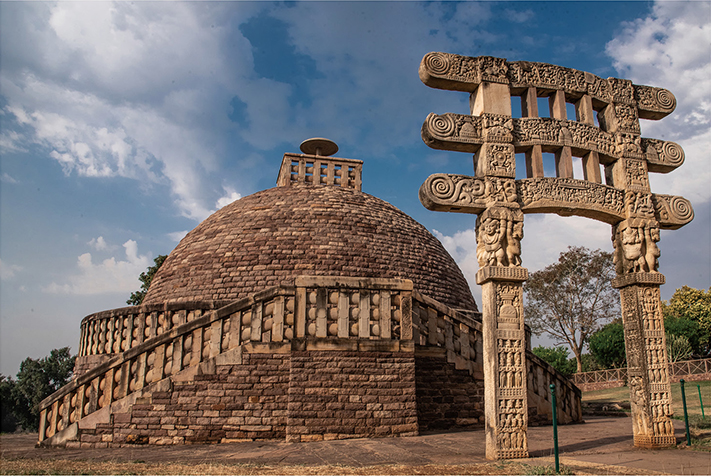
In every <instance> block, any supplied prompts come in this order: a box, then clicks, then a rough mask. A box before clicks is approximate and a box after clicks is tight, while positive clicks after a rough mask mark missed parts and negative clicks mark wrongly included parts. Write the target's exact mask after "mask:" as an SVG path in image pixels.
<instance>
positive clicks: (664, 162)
mask: <svg viewBox="0 0 711 476" xmlns="http://www.w3.org/2000/svg"><path fill="white" fill-rule="evenodd" d="M642 150H644V153H645V156H646V158H647V163H648V165H647V168H648V169H649V171H650V172H661V173H667V172H671V171H672V170H674V169H675V168H677V167H679V166H680V165H681V164H683V163H684V149H682V148H681V146H680V145H679V144H676V143H674V142H669V141H663V140H657V139H645V138H642Z"/></svg>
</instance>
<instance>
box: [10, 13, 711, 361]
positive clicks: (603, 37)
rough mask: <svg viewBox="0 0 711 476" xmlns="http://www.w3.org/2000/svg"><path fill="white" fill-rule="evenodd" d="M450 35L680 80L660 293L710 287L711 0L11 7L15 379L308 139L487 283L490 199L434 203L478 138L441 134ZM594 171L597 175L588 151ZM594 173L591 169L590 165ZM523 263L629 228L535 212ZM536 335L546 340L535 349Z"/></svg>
mask: <svg viewBox="0 0 711 476" xmlns="http://www.w3.org/2000/svg"><path fill="white" fill-rule="evenodd" d="M430 51H444V52H449V53H456V54H461V55H466V56H479V55H488V56H497V57H502V58H507V59H508V60H509V61H518V60H526V61H539V62H546V63H553V64H557V65H560V66H565V67H570V68H575V69H579V70H583V71H588V72H591V73H593V74H596V75H598V76H600V77H603V78H606V77H610V76H613V77H619V78H626V79H630V80H632V81H633V82H635V83H636V84H645V85H650V86H656V87H663V88H667V89H669V90H670V91H672V93H673V94H674V95H675V96H676V99H677V108H676V111H675V112H674V113H673V114H672V115H670V116H668V117H667V118H665V119H663V120H660V121H645V120H642V136H643V137H649V138H657V139H664V140H671V141H674V142H677V143H678V144H680V145H681V146H682V147H683V148H684V150H685V153H686V162H685V164H684V165H683V166H681V167H680V168H679V169H677V170H675V171H673V172H671V173H669V174H666V175H662V174H650V176H651V185H652V191H653V192H656V193H665V194H676V195H682V196H684V197H686V198H687V199H689V200H691V202H692V204H693V206H694V209H695V213H696V217H695V219H694V221H693V222H692V223H690V224H689V225H687V226H685V227H683V228H681V229H679V230H676V231H664V232H662V239H661V242H660V243H659V246H660V249H661V251H662V256H661V259H660V271H661V272H662V273H663V274H664V275H665V276H666V280H667V284H665V285H664V286H662V298H664V299H669V298H670V297H671V295H672V294H673V293H674V290H675V289H677V288H679V287H681V286H683V285H689V286H692V287H696V288H708V287H709V285H710V284H711V164H709V161H708V159H709V157H708V150H709V149H710V148H711V127H710V121H711V2H708V1H705V2H701V1H697V2H682V1H675V2H644V1H634V2H564V1H557V2H443V3H442V2H426V3H422V2H409V1H402V2H326V1H323V2H285V3H271V2H230V1H223V2H141V1H136V2H130V3H129V2H67V1H62V2H5V1H2V2H0V154H1V155H0V180H1V181H0V278H1V279H0V373H2V374H4V375H15V374H16V373H17V371H18V370H19V365H20V362H21V361H22V360H23V359H24V358H26V357H32V358H40V357H43V356H45V355H48V354H49V352H50V350H51V349H54V348H60V347H64V346H70V347H71V348H72V352H76V351H77V347H78V342H79V324H80V321H81V319H82V318H83V317H84V316H86V315H88V314H90V313H93V312H98V311H101V310H105V309H113V308H117V307H122V306H125V305H126V299H128V297H129V295H130V293H131V292H132V291H135V290H137V289H138V288H139V287H140V283H139V281H138V275H139V274H140V273H141V272H142V271H144V270H145V269H146V268H147V267H148V266H149V265H151V264H152V262H153V258H155V257H156V256H157V255H159V254H167V253H169V252H170V251H171V250H172V249H173V248H174V247H175V246H176V245H177V243H178V241H179V240H180V239H181V238H182V237H183V236H184V235H185V233H187V231H189V230H191V229H192V228H194V227H195V226H197V224H198V223H200V221H202V220H204V219H205V218H206V217H207V216H209V215H210V214H211V213H213V212H214V211H215V210H217V209H218V208H220V207H222V206H224V205H226V204H228V203H230V202H232V201H234V200H236V199H239V198H240V197H244V196H246V195H249V194H252V193H254V192H257V191H259V190H263V189H266V188H270V187H273V186H274V185H275V180H276V176H277V172H278V168H279V165H280V163H281V159H282V156H283V154H284V153H285V152H299V144H300V143H301V142H302V141H303V140H305V139H307V138H309V137H327V138H330V139H332V140H334V141H335V142H336V143H338V145H339V148H340V151H339V152H338V154H336V155H337V156H338V157H347V158H355V159H360V160H363V161H364V168H363V181H364V184H363V191H365V192H367V193H371V194H373V195H375V196H377V197H379V198H381V199H384V200H386V201H388V202H390V203H392V204H393V205H395V206H396V207H398V208H400V209H401V210H403V211H404V212H406V213H408V214H409V215H411V216H412V217H413V218H415V219H416V220H418V221H419V222H420V223H422V224H423V225H424V226H426V227H427V228H428V229H429V230H430V231H432V233H433V234H434V235H435V236H437V237H438V238H439V239H440V240H441V241H442V242H443V244H444V245H445V246H446V248H447V249H448V250H449V251H450V253H451V254H452V255H453V256H454V258H455V259H456V260H457V262H458V263H459V265H460V266H461V268H462V270H463V271H464V274H465V276H466V277H467V278H468V280H469V282H470V284H471V286H472V290H473V294H474V296H475V298H476V300H477V302H480V296H481V292H480V290H479V289H478V287H477V286H476V284H475V283H474V275H475V273H476V271H477V269H478V265H477V263H476V257H475V248H476V243H475V240H474V230H473V228H474V223H475V218H476V217H475V216H474V215H462V214H450V213H438V212H431V211H428V210H426V209H425V208H424V207H423V206H422V205H421V204H420V202H419V199H418V189H419V187H420V185H421V184H422V183H423V182H424V180H425V179H426V178H427V177H428V176H429V175H430V174H433V173H463V174H470V175H473V168H472V157H471V154H466V153H460V152H446V151H435V150H432V149H429V148H428V147H427V146H426V145H425V144H424V143H423V142H422V139H421V137H420V129H421V126H422V123H423V122H424V120H425V118H426V117H427V114H428V113H430V112H436V113H444V112H453V113H460V114H468V113H469V107H468V103H469V98H468V95H467V94H466V93H461V92H453V91H440V90H435V89H431V88H428V87H426V86H425V85H423V84H422V83H421V82H420V80H419V77H418V74H417V69H418V66H419V63H420V60H421V59H422V57H423V56H424V55H425V54H426V53H428V52H430ZM576 167H577V169H576V170H578V171H579V170H581V168H580V166H579V164H576ZM581 174H582V172H579V173H578V174H577V175H576V177H580V178H581ZM524 232H525V237H524V239H523V241H522V258H523V266H525V267H526V268H528V270H529V272H533V271H536V270H538V269H541V268H543V267H545V266H546V265H548V264H550V263H552V262H554V261H555V260H556V259H557V258H558V255H559V254H560V253H561V252H562V251H565V250H566V249H567V246H569V245H573V246H587V247H589V248H592V249H596V248H601V249H603V250H607V251H611V250H612V244H611V241H610V235H611V230H610V226H609V225H606V224H603V223H599V222H595V221H592V220H589V219H583V218H570V217H569V218H561V217H558V216H556V215H526V218H525V225H524ZM535 343H536V341H534V345H535Z"/></svg>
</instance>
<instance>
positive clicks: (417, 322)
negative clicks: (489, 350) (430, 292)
mask: <svg viewBox="0 0 711 476" xmlns="http://www.w3.org/2000/svg"><path fill="white" fill-rule="evenodd" d="M467 314H470V315H467ZM480 316H481V314H480V313H478V312H471V311H466V314H465V312H462V311H459V312H457V311H454V310H452V309H451V308H449V307H447V306H445V305H443V304H441V303H440V302H438V301H435V300H434V299H432V298H429V297H427V296H424V295H422V294H420V293H419V292H415V293H414V299H413V303H412V338H413V339H414V341H415V344H418V345H421V346H437V347H443V348H445V349H446V350H447V361H449V362H452V363H454V364H455V366H456V368H457V369H467V370H468V371H469V373H470V374H472V375H474V373H475V372H479V373H481V372H482V369H481V362H480V361H478V360H480V359H478V356H481V355H482V341H481V322H479V321H477V320H475V317H479V318H480Z"/></svg>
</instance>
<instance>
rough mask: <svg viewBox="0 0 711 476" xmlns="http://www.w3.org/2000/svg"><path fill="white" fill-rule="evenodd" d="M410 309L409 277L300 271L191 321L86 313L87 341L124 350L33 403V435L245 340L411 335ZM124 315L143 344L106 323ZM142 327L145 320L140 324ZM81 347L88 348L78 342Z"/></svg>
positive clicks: (44, 433)
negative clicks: (286, 282)
mask: <svg viewBox="0 0 711 476" xmlns="http://www.w3.org/2000/svg"><path fill="white" fill-rule="evenodd" d="M411 308H412V281H408V280H399V279H370V278H362V279H359V278H327V277H301V278H296V280H295V286H279V287H275V288H270V289H268V290H265V291H263V292H261V293H257V294H254V295H252V296H249V297H247V298H244V299H241V300H239V301H236V302H234V303H232V304H229V305H227V306H224V307H222V308H220V309H218V310H214V311H211V312H209V313H206V314H202V315H201V316H195V317H193V319H192V320H190V321H188V319H187V315H188V313H186V312H184V310H181V311H178V312H176V313H173V314H172V315H170V317H166V315H164V317H163V320H162V323H163V325H162V326H159V325H158V322H159V321H158V319H157V316H159V315H160V314H155V316H156V318H155V319H154V318H153V317H152V316H154V314H152V313H151V314H146V313H140V312H138V313H135V311H137V310H138V309H137V308H127V309H128V310H129V311H128V312H124V311H122V310H118V311H116V312H115V313H114V315H113V317H112V315H111V312H109V313H108V314H107V315H101V316H90V317H89V318H87V319H85V323H86V324H87V329H88V330H87V336H88V337H87V338H88V339H91V342H94V341H96V342H98V343H99V344H100V343H101V342H102V337H100V336H101V335H104V336H107V337H104V338H103V339H106V340H105V341H104V342H105V344H104V345H103V349H104V350H109V349H112V350H113V349H115V348H121V347H122V346H123V344H124V343H125V347H126V350H124V351H123V352H122V353H116V354H113V355H107V358H108V360H107V361H105V362H104V363H101V364H100V365H98V366H96V367H93V368H91V369H89V370H87V371H86V372H85V373H83V374H82V375H79V376H78V377H77V378H76V379H74V380H73V381H72V382H71V383H69V384H68V385H66V386H64V387H62V388H61V389H59V390H58V391H57V392H55V393H54V394H52V395H51V396H49V397H47V398H46V399H45V400H43V401H42V402H41V403H40V432H39V433H40V434H39V439H40V441H43V440H44V439H46V438H49V437H51V436H53V435H54V434H55V433H57V432H59V431H62V430H63V429H65V428H68V427H69V426H70V425H72V424H74V423H76V422H78V421H79V420H81V419H82V418H83V417H85V416H87V415H90V414H92V413H94V412H96V411H98V410H100V409H102V408H104V407H106V406H108V405H110V404H111V403H113V402H115V401H117V400H120V399H122V398H124V397H126V396H128V395H130V394H132V393H133V392H136V391H139V390H141V389H143V388H145V387H146V386H148V385H150V384H152V383H154V382H158V381H161V380H163V379H164V378H167V377H170V376H174V375H176V374H178V373H179V372H181V371H182V370H184V369H186V368H188V367H195V366H197V365H199V364H201V363H203V362H206V361H207V360H208V359H212V358H214V357H217V356H218V355H220V354H223V353H225V352H228V351H231V350H233V349H237V348H238V347H240V346H242V345H245V344H250V343H270V342H277V343H278V342H288V341H291V340H292V339H295V338H297V339H298V338H307V337H327V338H334V339H337V338H339V337H343V336H345V337H354V338H355V337H358V338H366V339H388V340H392V339H405V340H410V339H412V335H411V334H412V325H411V322H412V317H411ZM132 312H134V313H132ZM176 315H180V316H183V317H184V318H185V321H186V322H184V323H182V324H178V323H177V322H176V325H174V326H172V327H170V328H166V327H167V324H166V323H169V322H170V323H173V319H172V317H175V316H176ZM128 316H131V319H129V318H128ZM148 317H151V319H150V320H148V319H147V318H148ZM104 319H107V320H106V321H105V323H104V326H105V327H104V332H103V333H102V332H96V333H92V332H93V331H94V330H97V329H98V330H99V331H101V321H102V320H104ZM111 319H113V320H111ZM126 320H128V322H134V323H135V322H138V323H139V324H138V325H137V326H136V328H138V327H140V323H141V322H143V323H145V322H146V321H148V322H149V327H150V328H151V329H154V328H155V332H153V331H151V332H152V333H151V334H150V335H151V336H152V337H149V338H147V339H144V340H143V341H142V342H138V339H136V340H135V341H134V340H133V339H131V340H130V341H129V340H128V339H127V336H129V335H131V336H132V335H133V332H128V327H125V328H124V329H125V330H126V332H125V333H124V332H123V331H121V332H117V329H118V327H112V326H117V323H119V324H118V325H119V326H120V325H121V324H120V322H121V321H126ZM97 322H98V327H97V326H96V325H94V328H93V329H92V324H90V323H93V324H97ZM152 323H155V326H153V325H152ZM106 326H108V327H106ZM145 327H146V326H145V324H144V330H145ZM107 329H108V330H111V331H112V332H111V333H108V331H107ZM158 329H162V332H160V333H159V332H158ZM144 334H145V332H144ZM116 335H120V336H122V337H123V338H122V339H120V340H119V339H114V341H111V340H110V338H111V336H116ZM139 335H140V334H139ZM96 336H99V337H96ZM107 344H108V345H107ZM84 348H85V349H87V348H92V346H88V345H86V344H85V346H84ZM93 348H96V349H98V348H99V346H98V345H97V346H94V347H93Z"/></svg>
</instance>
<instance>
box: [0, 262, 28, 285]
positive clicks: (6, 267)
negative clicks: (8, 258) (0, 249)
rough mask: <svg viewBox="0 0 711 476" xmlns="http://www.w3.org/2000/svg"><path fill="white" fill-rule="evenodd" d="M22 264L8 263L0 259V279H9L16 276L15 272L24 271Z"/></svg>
mask: <svg viewBox="0 0 711 476" xmlns="http://www.w3.org/2000/svg"><path fill="white" fill-rule="evenodd" d="M22 269H23V268H22V266H18V265H16V264H8V263H7V262H3V261H2V260H0V280H2V281H9V280H10V279H12V278H14V277H15V273H17V272H19V271H22Z"/></svg>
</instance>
